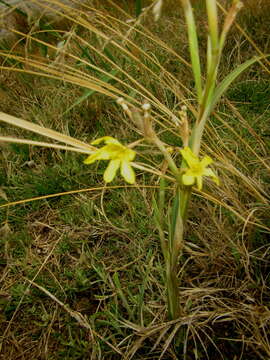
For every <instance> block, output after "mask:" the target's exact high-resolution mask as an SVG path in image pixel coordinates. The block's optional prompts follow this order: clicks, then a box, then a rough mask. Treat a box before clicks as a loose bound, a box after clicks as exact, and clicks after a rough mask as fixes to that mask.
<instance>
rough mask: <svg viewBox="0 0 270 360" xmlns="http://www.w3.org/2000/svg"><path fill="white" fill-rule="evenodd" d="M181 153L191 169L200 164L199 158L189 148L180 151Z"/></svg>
mask: <svg viewBox="0 0 270 360" xmlns="http://www.w3.org/2000/svg"><path fill="white" fill-rule="evenodd" d="M180 153H181V154H182V156H183V158H184V159H185V161H186V162H187V164H188V166H189V167H190V168H191V167H193V166H196V165H198V164H199V163H200V160H199V158H198V157H197V156H196V155H194V154H193V152H192V150H191V149H190V148H189V147H187V146H186V147H184V149H181V150H180Z"/></svg>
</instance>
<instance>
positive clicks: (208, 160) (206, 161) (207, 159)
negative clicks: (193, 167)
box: [201, 155, 213, 167]
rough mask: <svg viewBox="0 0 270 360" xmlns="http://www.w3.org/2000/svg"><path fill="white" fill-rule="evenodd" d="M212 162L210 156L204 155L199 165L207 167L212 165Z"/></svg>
mask: <svg viewBox="0 0 270 360" xmlns="http://www.w3.org/2000/svg"><path fill="white" fill-rule="evenodd" d="M212 162H213V160H212V159H211V158H210V156H208V155H206V156H205V157H204V158H203V159H202V161H201V165H202V166H203V167H207V166H208V165H210V164H212Z"/></svg>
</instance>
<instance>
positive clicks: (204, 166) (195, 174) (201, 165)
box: [180, 147, 219, 190]
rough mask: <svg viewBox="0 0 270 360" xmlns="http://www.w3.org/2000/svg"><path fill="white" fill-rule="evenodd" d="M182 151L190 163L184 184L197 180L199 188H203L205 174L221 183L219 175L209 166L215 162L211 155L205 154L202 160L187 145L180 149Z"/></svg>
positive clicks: (183, 177) (184, 175) (190, 183)
mask: <svg viewBox="0 0 270 360" xmlns="http://www.w3.org/2000/svg"><path fill="white" fill-rule="evenodd" d="M180 152H181V154H182V156H183V158H184V159H185V161H186V163H187V165H188V169H186V171H185V173H184V174H183V176H182V181H183V184H184V185H187V186H190V185H193V184H194V183H195V182H196V183H197V188H198V190H201V189H202V177H203V176H210V177H211V178H212V179H213V180H214V182H215V183H216V184H217V185H219V179H218V177H217V176H216V174H215V173H214V172H213V170H211V169H209V168H208V165H210V164H211V163H212V162H213V160H212V159H211V158H210V157H209V156H205V157H204V158H203V159H202V160H201V161H200V160H199V158H198V157H197V156H196V155H195V154H193V152H192V150H191V149H190V148H189V147H185V148H184V149H182V150H180Z"/></svg>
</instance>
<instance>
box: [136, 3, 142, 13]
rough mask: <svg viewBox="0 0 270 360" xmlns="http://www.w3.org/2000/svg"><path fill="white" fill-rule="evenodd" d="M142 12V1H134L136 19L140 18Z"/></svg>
mask: <svg viewBox="0 0 270 360" xmlns="http://www.w3.org/2000/svg"><path fill="white" fill-rule="evenodd" d="M141 12H142V0H136V17H138V16H140V14H141Z"/></svg>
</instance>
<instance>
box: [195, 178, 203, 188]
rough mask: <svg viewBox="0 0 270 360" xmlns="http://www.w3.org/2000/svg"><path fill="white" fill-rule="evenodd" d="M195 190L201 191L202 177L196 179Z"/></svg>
mask: <svg viewBox="0 0 270 360" xmlns="http://www.w3.org/2000/svg"><path fill="white" fill-rule="evenodd" d="M196 183H197V189H198V190H202V176H197V177H196Z"/></svg>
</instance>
